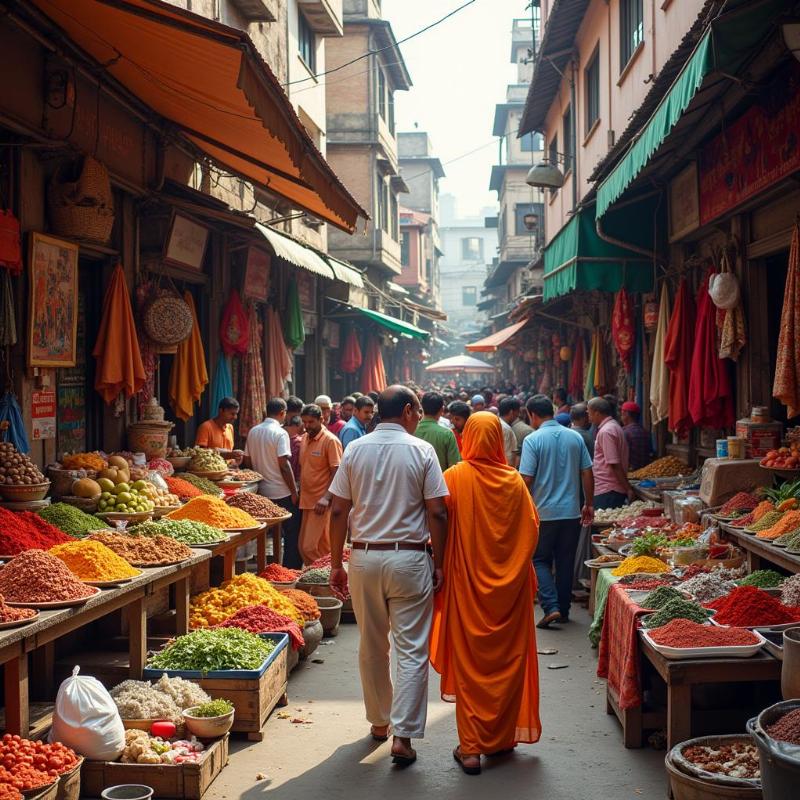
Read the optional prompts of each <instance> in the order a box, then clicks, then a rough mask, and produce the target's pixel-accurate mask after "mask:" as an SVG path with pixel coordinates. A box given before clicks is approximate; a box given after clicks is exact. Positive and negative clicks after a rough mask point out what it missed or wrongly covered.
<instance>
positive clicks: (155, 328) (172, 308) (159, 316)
mask: <svg viewBox="0 0 800 800" xmlns="http://www.w3.org/2000/svg"><path fill="white" fill-rule="evenodd" d="M193 324H194V323H193V320H192V312H191V309H190V308H189V306H188V305H187V303H186V301H185V300H184V299H183V298H182V297H178V296H177V295H174V294H171V293H170V294H162V295H160V296H158V297H156V298H154V299H153V300H150V301H149V302H148V303H147V305H146V306H145V308H144V313H143V315H142V325H143V326H144V330H145V333H146V334H147V336H148V337H149V338H150V339H151V340H152V341H153V342H154V343H155V344H156V345H160V346H176V345H178V344H180V343H181V342H182V341H184V340H186V339H188V338H189V336H191V334H192V325H193Z"/></svg>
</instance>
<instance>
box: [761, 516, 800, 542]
mask: <svg viewBox="0 0 800 800" xmlns="http://www.w3.org/2000/svg"><path fill="white" fill-rule="evenodd" d="M774 513H776V514H777V513H780V512H778V511H776V512H774ZM768 516H769V514H765V515H764V518H763V519H761V520H760V521H759V522H756V523H755V525H753V528H754V529H755V528H757V527H758V526H763V524H764V520H765V519H766V518H767V517H768ZM798 528H800V511H787V512H786V513H785V514H782V515H781V517H780V518H779V519H777V520H776V521H775V522H774V523H773V524H772V525H770V526H768V527H760V528H759V529H758V534H757V538H759V539H767V540H768V541H775V540H776V539H779V538H780V537H781V536H783V535H784V534H785V533H790V532H792V531H796V530H797V529H798Z"/></svg>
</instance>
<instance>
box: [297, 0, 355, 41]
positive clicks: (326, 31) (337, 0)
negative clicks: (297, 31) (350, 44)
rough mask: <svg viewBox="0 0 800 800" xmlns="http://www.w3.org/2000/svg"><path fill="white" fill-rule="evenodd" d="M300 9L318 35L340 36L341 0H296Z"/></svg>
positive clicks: (342, 31)
mask: <svg viewBox="0 0 800 800" xmlns="http://www.w3.org/2000/svg"><path fill="white" fill-rule="evenodd" d="M297 5H298V8H299V9H300V11H302V12H303V15H304V16H305V18H306V19H307V20H308V24H309V25H310V27H311V30H313V31H314V33H316V34H317V35H318V36H342V35H343V33H344V28H343V27H342V0H297Z"/></svg>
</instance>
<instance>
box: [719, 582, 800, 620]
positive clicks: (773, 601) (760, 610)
mask: <svg viewBox="0 0 800 800" xmlns="http://www.w3.org/2000/svg"><path fill="white" fill-rule="evenodd" d="M706 607H707V608H714V609H716V610H717V613H716V615H715V617H714V621H715V622H719V623H720V625H737V626H740V627H743V628H755V627H769V626H770V625H785V624H786V623H788V622H797V621H800V608H797V607H792V606H785V605H784V604H783V603H782V602H781V601H780V600H778V598H777V597H773V596H772V595H770V594H767V592H765V591H763V590H762V589H758V588H757V587H755V586H739V587H737V588H736V589H734V590H733V591H732V592H731V593H730V594H728V595H726V596H725V597H721V598H719V599H717V600H712V601H711V602H710V603H707V604H706Z"/></svg>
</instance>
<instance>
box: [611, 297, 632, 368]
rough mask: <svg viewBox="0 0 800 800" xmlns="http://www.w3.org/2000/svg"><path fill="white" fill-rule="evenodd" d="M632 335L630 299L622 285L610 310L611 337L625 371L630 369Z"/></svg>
mask: <svg viewBox="0 0 800 800" xmlns="http://www.w3.org/2000/svg"><path fill="white" fill-rule="evenodd" d="M634 335H635V330H634V326H633V310H632V307H631V299H630V295H629V294H628V292H627V290H626V289H625V287H624V286H623V287H622V288H621V289H620V290H619V291H618V292H617V295H616V297H615V298H614V309H613V311H612V312H611V338H612V339H613V341H614V346H615V347H616V348H617V353H619V357H620V361H622V365H623V367H624V368H625V372H627V373H630V371H631V355H632V354H633V346H634Z"/></svg>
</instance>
